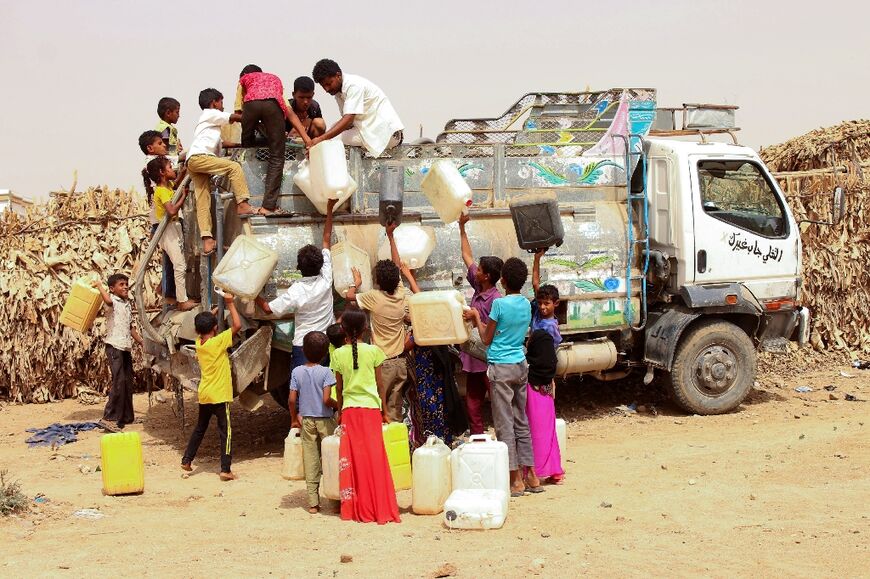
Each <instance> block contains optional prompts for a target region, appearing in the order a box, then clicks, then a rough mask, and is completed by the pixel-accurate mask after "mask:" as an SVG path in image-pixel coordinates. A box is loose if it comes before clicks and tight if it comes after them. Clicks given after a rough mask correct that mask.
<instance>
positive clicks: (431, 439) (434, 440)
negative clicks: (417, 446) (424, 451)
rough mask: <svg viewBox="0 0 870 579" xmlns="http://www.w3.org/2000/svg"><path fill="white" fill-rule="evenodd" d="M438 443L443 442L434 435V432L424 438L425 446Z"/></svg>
mask: <svg viewBox="0 0 870 579" xmlns="http://www.w3.org/2000/svg"><path fill="white" fill-rule="evenodd" d="M439 444H444V441H442V440H441V439H440V438H438V437H437V436H435V435H434V434H431V435H429V438H427V439H426V444H425V446H438V445H439Z"/></svg>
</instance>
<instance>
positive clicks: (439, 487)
mask: <svg viewBox="0 0 870 579" xmlns="http://www.w3.org/2000/svg"><path fill="white" fill-rule="evenodd" d="M412 466H413V468H412V469H411V472H412V482H413V484H412V485H411V489H412V491H413V492H412V498H411V509H412V510H413V511H414V512H415V513H416V514H418V515H437V514H438V513H440V512H441V511H442V510H443V509H444V501H446V500H447V496H448V495H449V494H450V491H451V489H452V486H451V484H450V479H451V475H450V447H449V446H447V445H446V444H444V442H443V441H442V440H441V439H440V438H438V437H437V436H430V437H429V438H428V439H427V440H426V444H424V445H423V446H421V447H420V448H418V449H417V450H415V451H414V455H413V457H412Z"/></svg>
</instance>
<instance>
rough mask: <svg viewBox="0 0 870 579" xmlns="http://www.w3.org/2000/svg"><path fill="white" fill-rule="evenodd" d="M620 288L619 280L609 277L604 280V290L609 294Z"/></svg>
mask: <svg viewBox="0 0 870 579" xmlns="http://www.w3.org/2000/svg"><path fill="white" fill-rule="evenodd" d="M618 288H619V280H618V279H616V278H615V277H609V278H607V279H606V280H604V289H605V290H607V291H609V292H615V291H616V290H617V289H618Z"/></svg>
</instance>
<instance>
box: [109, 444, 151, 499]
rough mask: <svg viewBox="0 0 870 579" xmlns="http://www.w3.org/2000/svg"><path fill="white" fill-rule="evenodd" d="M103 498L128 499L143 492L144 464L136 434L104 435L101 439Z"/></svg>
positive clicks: (140, 445)
mask: <svg viewBox="0 0 870 579" xmlns="http://www.w3.org/2000/svg"><path fill="white" fill-rule="evenodd" d="M100 454H101V457H100V462H101V464H100V467H101V468H102V471H103V494H105V495H130V494H137V493H141V492H142V491H144V490H145V463H144V462H143V461H142V440H141V439H140V438H139V433H138V432H118V433H116V434H106V435H104V436H103V437H102V438H101V439H100Z"/></svg>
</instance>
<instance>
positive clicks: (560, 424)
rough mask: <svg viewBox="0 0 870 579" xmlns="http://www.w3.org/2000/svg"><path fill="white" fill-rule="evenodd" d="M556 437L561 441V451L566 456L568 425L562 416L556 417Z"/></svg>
mask: <svg viewBox="0 0 870 579" xmlns="http://www.w3.org/2000/svg"><path fill="white" fill-rule="evenodd" d="M556 438H557V439H558V441H559V452H560V453H561V454H562V456H563V457H564V456H565V452H567V450H568V425H567V424H565V421H564V420H562V419H561V418H557V419H556Z"/></svg>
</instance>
